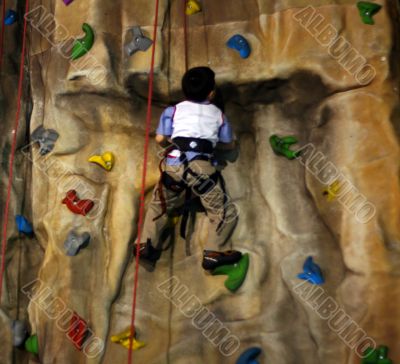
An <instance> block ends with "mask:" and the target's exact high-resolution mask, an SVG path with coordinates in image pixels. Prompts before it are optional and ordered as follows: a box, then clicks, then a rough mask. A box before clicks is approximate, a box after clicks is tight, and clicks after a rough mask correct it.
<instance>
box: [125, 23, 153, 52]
mask: <svg viewBox="0 0 400 364" xmlns="http://www.w3.org/2000/svg"><path fill="white" fill-rule="evenodd" d="M131 32H132V36H133V39H132V41H131V42H130V43H128V44H126V45H125V52H126V53H127V54H128V56H131V55H132V54H134V53H136V52H137V51H142V52H145V51H147V50H148V49H149V48H150V47H151V45H152V44H153V41H152V40H151V39H150V38H147V37H145V36H144V35H143V32H142V30H141V29H140V27H139V26H135V27H133V28H132V29H131Z"/></svg>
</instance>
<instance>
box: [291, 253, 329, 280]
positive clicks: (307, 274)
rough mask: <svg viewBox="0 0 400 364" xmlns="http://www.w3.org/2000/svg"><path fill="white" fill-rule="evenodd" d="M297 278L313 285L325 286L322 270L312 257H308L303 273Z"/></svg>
mask: <svg viewBox="0 0 400 364" xmlns="http://www.w3.org/2000/svg"><path fill="white" fill-rule="evenodd" d="M297 278H300V279H304V280H306V281H309V282H310V283H312V284H317V285H319V284H323V283H324V282H325V280H324V276H323V275H322V271H321V268H320V267H319V265H318V264H316V263H314V262H313V258H312V257H308V258H307V259H306V261H305V262H304V265H303V273H300V274H298V275H297Z"/></svg>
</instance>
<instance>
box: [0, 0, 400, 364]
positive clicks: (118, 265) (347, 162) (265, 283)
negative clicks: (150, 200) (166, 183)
mask: <svg viewBox="0 0 400 364" xmlns="http://www.w3.org/2000/svg"><path fill="white" fill-rule="evenodd" d="M153 3H154V2H152V1H147V0H146V1H144V0H130V1H125V0H115V1H112V2H111V1H109V0H96V1H95V0H88V1H81V0H75V1H73V2H72V4H71V5H69V6H65V5H64V3H63V2H62V1H58V0H57V1H55V0H43V1H31V4H30V7H31V9H33V12H32V13H31V14H30V16H29V20H30V21H29V24H30V27H29V57H28V66H29V69H28V70H27V74H28V76H29V77H27V78H28V80H27V82H29V85H30V91H29V90H27V91H26V93H25V98H24V100H25V109H26V110H27V112H26V114H27V117H26V118H25V119H24V118H22V121H21V124H22V125H21V128H20V130H19V131H18V133H19V134H18V135H19V138H18V141H19V143H18V144H19V145H18V147H19V149H18V152H17V163H16V164H15V178H14V183H13V186H14V188H13V193H12V209H11V212H10V215H11V216H10V229H9V234H8V235H9V239H8V245H9V248H8V251H7V260H6V262H7V274H6V279H7V284H6V291H5V294H4V295H3V298H2V315H1V318H2V321H5V322H7V321H9V320H13V319H15V318H17V316H16V315H17V314H18V315H19V318H20V319H21V318H22V319H23V318H27V317H28V315H27V311H26V310H27V303H28V299H27V297H26V295H24V294H21V293H19V294H18V293H17V292H20V287H21V286H23V285H24V284H26V283H28V282H31V281H33V280H34V279H36V278H38V279H40V281H41V282H42V284H43V287H47V288H49V289H50V290H51V294H50V298H51V299H57V300H59V301H60V302H62V303H63V304H65V310H71V311H76V312H77V313H78V314H79V315H80V316H82V317H83V318H84V319H85V320H86V321H87V322H88V324H89V325H90V327H91V329H92V330H93V332H94V333H95V335H96V336H97V337H98V338H100V339H101V340H104V342H105V349H104V352H101V353H100V355H97V356H94V357H89V356H85V355H84V354H83V353H82V352H80V351H78V350H76V348H75V347H74V346H73V345H72V344H71V342H70V340H69V339H68V338H67V336H66V334H65V331H63V330H62V329H60V327H59V324H58V322H57V320H56V319H52V318H51V317H49V316H48V315H47V314H46V313H45V312H44V311H43V309H41V308H40V306H38V305H37V304H34V303H31V304H30V305H29V307H28V311H29V323H30V326H31V330H32V332H33V333H36V334H37V335H38V338H39V349H40V353H39V359H40V362H42V363H44V364H47V363H66V364H70V363H74V364H75V363H124V362H126V361H127V350H126V349H125V348H124V347H122V346H121V345H117V344H113V343H111V342H110V339H109V337H110V335H111V334H116V333H119V332H121V331H124V330H126V329H127V328H128V327H129V324H130V317H131V316H130V315H131V304H132V289H133V277H134V264H133V261H132V254H131V250H132V245H131V244H132V241H133V240H134V238H135V235H136V223H135V222H136V221H137V218H138V205H139V191H140V182H141V173H142V160H143V144H144V121H145V118H146V101H147V100H146V95H147V72H148V70H149V65H150V56H151V52H150V50H149V51H147V52H145V53H140V52H139V53H137V54H135V55H133V56H131V57H129V56H127V55H126V54H125V52H124V45H125V44H126V42H129V41H130V37H131V35H130V32H129V29H130V27H132V26H134V25H139V26H141V27H142V29H143V31H144V33H145V35H147V36H151V30H152V22H153V16H154V4H153ZM380 4H382V6H383V7H382V9H381V11H380V12H379V13H378V14H377V15H375V16H374V19H375V25H366V24H364V23H363V22H362V21H361V18H360V16H359V14H358V10H357V7H356V3H355V1H351V0H340V1H333V0H313V1H302V0H288V1H274V0H258V1H257V0H246V1H245V0H234V1H232V0H220V1H212V0H203V1H202V5H203V9H204V11H203V12H202V13H198V14H196V15H193V16H191V17H189V18H188V21H189V39H188V43H189V65H190V66H197V65H209V66H210V67H212V68H213V69H214V70H215V72H216V74H217V81H218V84H219V85H220V87H221V90H222V94H223V96H224V99H225V111H226V114H227V116H228V117H229V119H230V120H231V121H232V124H233V127H234V130H235V134H236V137H237V140H238V142H239V144H240V153H239V157H238V159H237V161H236V162H235V163H231V164H230V163H229V164H228V166H227V167H226V168H225V169H224V170H223V175H224V176H225V178H226V181H227V186H228V190H229V192H230V194H231V196H232V199H233V201H234V202H235V203H236V204H237V205H238V207H239V209H240V216H239V223H238V226H237V228H236V230H235V233H234V235H233V236H232V239H231V242H230V244H229V245H230V246H231V247H233V248H235V249H238V250H241V251H243V252H248V253H249V254H250V269H249V272H248V276H247V279H246V281H245V283H244V285H243V286H242V287H241V288H240V290H239V291H238V292H237V293H235V294H231V293H229V292H228V291H227V290H226V289H225V287H224V285H223V282H224V279H225V278H224V277H213V276H210V275H207V274H205V273H204V272H203V270H202V269H201V266H200V262H201V252H202V248H203V247H204V245H205V244H206V241H207V236H206V231H207V229H206V226H207V223H208V222H207V218H206V217H205V216H204V215H203V214H199V215H198V217H197V220H196V226H195V231H194V234H193V236H192V239H191V246H192V255H191V256H186V254H185V242H184V241H183V240H182V239H180V238H179V237H176V239H175V241H174V244H173V246H172V247H171V249H169V250H167V251H166V252H165V253H164V254H163V256H162V258H161V260H160V262H159V264H158V265H157V267H156V269H155V271H154V272H149V271H147V270H146V269H144V268H143V267H142V266H141V267H140V271H139V276H140V278H139V291H138V302H137V316H136V324H137V329H138V331H139V334H140V340H142V341H144V342H146V344H147V345H146V347H145V348H143V349H141V350H139V351H137V352H135V354H134V361H135V362H136V363H151V364H164V363H173V364H183V363H191V364H197V363H198V364H201V363H206V362H208V363H235V360H236V358H237V357H238V356H239V354H240V353H241V352H242V351H243V350H245V349H246V348H248V347H249V346H260V347H262V349H263V355H262V357H261V359H260V360H261V362H262V363H273V364H290V363H293V364H299V363H307V364H314V363H315V364H317V363H324V364H330V363H332V364H333V363H349V364H350V363H359V362H360V359H359V358H358V357H357V356H356V355H355V352H354V351H353V350H350V349H349V348H348V346H346V345H345V344H344V343H343V341H342V340H341V339H340V338H339V336H338V335H337V334H336V333H335V332H334V331H333V330H332V329H331V328H329V326H328V324H327V321H326V320H324V319H323V318H321V316H320V315H318V314H317V313H316V312H315V310H313V309H312V308H311V307H310V305H309V304H307V303H306V302H305V301H304V300H303V299H302V298H301V297H300V296H299V295H298V294H297V293H296V292H295V288H294V287H295V286H296V285H297V284H299V283H300V281H299V280H298V279H297V278H296V275H297V274H298V273H299V272H300V271H301V270H302V265H303V262H304V260H305V258H306V257H307V256H310V255H312V256H313V257H314V260H315V261H316V262H318V264H319V265H320V266H321V268H322V270H323V273H324V276H325V280H326V283H325V284H324V285H323V289H324V292H325V294H326V297H328V296H330V297H332V298H333V300H334V301H335V302H336V303H337V304H339V305H340V307H342V308H343V309H344V311H345V312H346V314H348V315H350V317H351V319H352V320H354V322H356V323H357V325H359V326H360V327H361V328H362V329H363V330H365V332H366V333H367V335H368V336H369V337H371V338H373V340H375V341H376V343H377V344H386V345H388V346H389V347H390V349H391V352H390V357H391V358H392V359H393V360H394V362H395V363H396V362H398V361H400V345H399V344H398V343H399V339H400V338H399V336H400V323H399V320H398V319H397V318H398V317H399V305H398V302H399V299H400V291H399V287H400V284H399V283H400V282H399V278H398V277H399V267H400V265H399V264H400V257H399V244H400V230H399V224H398V220H399V217H400V216H399V183H398V160H399V149H398V130H399V100H398V66H397V65H398V52H399V49H398V31H399V29H398V4H397V2H396V1H394V0H393V1H389V0H388V1H380ZM47 16H49V17H48V18H47ZM46 19H47V20H46ZM49 19H50V20H49ZM51 19H55V20H56V22H57V24H58V27H57V28H56V29H54V26H55V23H54V22H52V21H51ZM84 22H86V23H88V24H90V25H91V26H92V27H93V29H94V31H95V43H94V46H93V48H92V49H91V51H90V53H89V54H88V55H87V56H85V57H89V55H90V56H93V59H95V62H93V61H90V62H85V61H84V59H85V57H83V58H82V59H81V60H79V61H74V62H71V61H70V60H69V59H68V58H66V57H65V55H68V50H69V49H70V48H69V45H70V44H71V40H70V39H71V37H80V36H81V34H82V31H81V26H82V23H84ZM17 29H18V25H15V26H14V29H13V30H8V35H7V49H6V50H7V53H6V63H5V65H4V66H3V71H2V72H3V73H2V80H1V82H2V114H1V117H2V124H1V128H2V130H3V131H2V134H1V138H0V141H1V145H2V150H3V153H2V155H3V157H2V176H1V182H2V192H1V193H2V202H4V200H5V192H4V191H5V188H6V187H5V186H6V177H7V168H8V164H7V158H8V156H9V149H10V148H9V145H10V138H11V134H10V131H11V130H12V124H13V115H14V112H15V106H14V103H15V93H16V92H15V91H14V90H15V87H16V74H17V71H16V67H17V65H18V47H17V46H16V45H13V44H15V42H18V39H19V36H20V33H19V32H18V30H17ZM335 32H337V35H340V36H341V38H340V39H339V40H338V41H337V42H336V43H332V40H333V39H335V37H336V33H335ZM236 33H240V34H242V35H244V36H245V37H246V38H247V39H248V41H249V42H250V45H251V48H252V54H251V56H250V58H248V59H246V60H244V59H241V58H240V57H239V55H238V54H237V53H236V52H235V51H233V50H231V49H229V48H227V47H226V46H225V43H226V41H227V40H228V39H229V37H230V36H232V35H234V34H236ZM183 44H184V41H183V20H182V4H181V1H176V0H173V1H166V0H165V1H164V0H162V1H161V2H160V20H159V27H158V41H157V53H156V69H155V96H154V103H153V110H152V114H153V130H154V129H155V127H156V125H157V122H158V118H159V116H160V114H161V112H162V110H163V108H164V107H166V106H167V105H169V104H171V103H174V102H177V101H179V100H180V97H181V95H180V93H179V85H180V78H181V76H182V74H183V72H184V56H183V55H184V48H183ZM13 47H14V48H13ZM358 57H364V58H365V59H364V58H361V61H360V58H358ZM359 62H361V63H359ZM364 63H365V64H367V66H363V64H364ZM29 100H31V102H32V104H33V108H32V110H30V108H29V107H28V106H29ZM27 105H28V106H27ZM40 125H43V126H44V127H45V128H52V129H55V130H57V131H58V133H59V134H60V138H59V140H58V141H57V143H56V146H55V148H54V150H53V152H52V153H51V154H49V155H47V156H45V157H40V156H38V153H37V146H33V147H32V149H31V150H30V154H29V155H30V156H31V158H27V157H26V153H25V154H24V153H23V152H22V150H23V148H22V147H23V146H24V145H27V144H29V137H28V136H29V133H30V132H32V131H33V130H34V129H36V128H37V127H38V126H40ZM272 134H278V135H294V136H296V137H297V138H298V140H299V143H298V144H297V145H296V146H297V147H301V146H305V145H307V144H308V143H312V145H313V146H314V147H315V148H316V151H319V152H321V153H323V155H324V156H325V158H326V160H325V162H320V164H319V167H318V163H316V162H315V160H314V163H311V162H310V160H309V161H308V164H307V166H308V168H306V167H305V166H304V165H303V164H302V163H301V162H300V161H296V160H294V161H289V160H287V159H285V158H282V157H278V156H276V155H275V154H274V153H273V152H272V150H271V147H270V145H269V141H268V139H269V137H270V136H271V135H272ZM104 151H112V152H113V153H114V154H115V156H116V162H115V166H114V168H113V169H112V171H111V172H105V171H104V170H102V169H101V168H99V167H98V166H95V165H93V164H91V163H89V162H88V161H87V160H88V158H89V157H90V156H91V155H93V154H101V153H103V152H104ZM158 152H159V149H158V148H157V146H156V145H155V143H153V142H152V143H151V145H150V150H149V153H150V160H149V175H148V178H147V186H146V188H147V191H148V197H150V194H151V190H152V188H153V186H154V185H155V184H156V182H157V179H158V177H159V175H158V162H159V158H158ZM18 161H19V162H18ZM327 162H331V163H332V164H333V165H334V166H335V168H336V169H337V171H338V172H340V173H341V174H342V175H343V176H345V178H346V179H348V180H349V181H350V182H351V184H352V185H353V186H354V188H357V189H358V191H359V193H361V194H362V195H364V196H365V198H366V199H367V201H368V202H369V203H370V204H371V205H372V206H373V208H374V214H373V216H372V217H371V218H370V219H368V221H367V222H365V221H361V222H360V219H359V218H357V216H356V214H355V213H354V211H353V212H352V211H351V209H349V205H347V207H346V206H345V204H344V203H340V201H338V199H336V200H334V201H332V202H328V201H327V199H326V196H325V195H324V194H323V191H324V189H326V187H327V186H326V185H325V184H324V183H322V182H323V181H321V179H318V178H316V174H317V171H318V170H319V169H321V168H322V165H326V163H327ZM320 177H321V176H320ZM71 187H73V188H74V189H76V190H77V191H78V194H80V195H82V198H91V199H93V200H95V204H96V206H95V209H94V210H93V211H92V212H91V213H90V214H89V215H88V216H87V217H83V216H79V215H73V214H72V213H71V212H70V211H69V210H68V209H67V208H66V206H65V205H63V204H62V203H61V201H62V199H63V198H64V197H65V194H66V192H67V190H69V189H71ZM24 191H25V192H24ZM344 200H345V199H344ZM2 206H3V204H2ZM22 210H23V212H24V213H25V214H26V215H27V216H28V217H30V218H31V219H32V221H33V224H34V228H35V238H34V239H27V238H21V237H20V236H18V234H17V233H16V232H15V226H14V223H13V218H14V214H15V213H18V212H21V211H22ZM361 220H362V219H361ZM71 229H76V230H77V231H79V232H84V231H87V232H89V233H90V235H91V241H90V244H89V246H88V247H87V248H86V249H85V250H82V251H81V252H80V253H79V254H78V255H77V256H76V257H68V256H66V255H65V254H64V240H65V239H66V237H67V235H68V233H69V232H70V230H71ZM176 235H177V236H178V234H176ZM16 242H17V244H18V245H17V244H16ZM21 251H22V252H23V254H22V256H21ZM18 257H20V258H18ZM18 259H20V261H22V264H18V263H17V262H18ZM172 276H176V277H177V278H178V279H179V280H180V283H181V284H183V285H186V286H187V287H188V288H189V294H193V295H196V297H197V298H198V299H199V300H200V301H201V303H202V304H203V305H204V306H205V307H207V308H208V309H209V310H210V311H211V312H213V313H214V314H215V315H216V317H217V318H218V319H219V320H221V321H222V322H223V323H224V325H225V326H226V327H227V328H228V329H229V330H230V331H231V333H232V334H233V335H236V336H237V337H238V338H239V339H240V342H241V345H240V348H239V350H238V351H237V352H235V353H234V354H233V355H231V356H228V357H225V356H223V355H222V353H221V352H220V351H219V350H218V348H217V347H215V346H214V345H213V344H212V343H210V341H208V340H207V339H205V338H204V336H203V334H202V331H201V330H199V329H197V328H195V327H194V326H193V324H192V322H191V320H190V319H188V318H187V317H185V316H184V315H183V314H182V312H180V310H179V309H177V308H176V306H175V305H174V304H173V303H171V302H170V301H169V300H167V299H166V298H165V297H164V296H163V295H162V293H160V291H159V290H158V289H157V286H159V285H160V284H161V283H162V282H164V281H166V280H167V279H169V278H171V277H172ZM18 277H19V278H18ZM4 296H6V297H7V298H5V297H4ZM6 327H7V325H4V326H3V327H2V329H1V330H2V331H3V332H4V337H6V338H9V339H8V340H5V344H4V347H5V348H4V353H5V354H4V355H3V354H0V355H2V358H1V360H2V362H4V363H11V362H12V356H13V355H14V359H13V360H14V362H18V363H24V362H27V360H33V358H32V356H30V355H24V354H23V353H21V352H20V351H18V352H17V353H16V352H15V350H14V354H13V353H12V350H11V346H10V332H9V330H6ZM2 345H3V343H2Z"/></svg>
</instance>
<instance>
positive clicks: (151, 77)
mask: <svg viewBox="0 0 400 364" xmlns="http://www.w3.org/2000/svg"><path fill="white" fill-rule="evenodd" d="M155 6H156V9H155V16H154V28H153V49H152V54H151V66H150V75H149V92H148V95H147V116H146V132H145V141H144V153H143V172H142V186H141V191H140V207H139V221H138V225H137V230H138V234H137V241H136V265H135V283H134V288H133V301H132V317H131V327H130V331H131V332H130V338H129V351H128V363H129V364H131V363H132V346H133V338H134V335H135V313H136V297H137V288H138V279H139V258H140V241H141V238H142V225H143V219H144V204H145V203H144V200H145V193H146V176H147V160H148V150H149V142H150V128H151V109H152V104H153V84H154V60H155V53H156V45H157V24H158V8H159V0H155Z"/></svg>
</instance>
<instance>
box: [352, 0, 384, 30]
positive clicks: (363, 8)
mask: <svg viewBox="0 0 400 364" xmlns="http://www.w3.org/2000/svg"><path fill="white" fill-rule="evenodd" d="M357 8H358V11H359V12H360V16H361V20H362V21H363V23H364V24H369V25H373V24H375V23H374V19H373V16H374V15H375V14H376V13H377V12H378V11H379V10H381V8H382V5H379V4H375V3H370V2H368V1H359V2H358V3H357Z"/></svg>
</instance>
